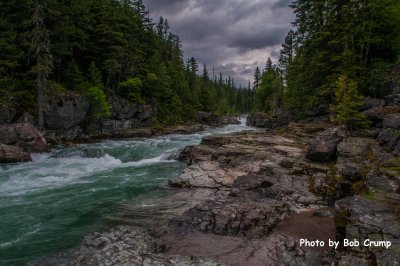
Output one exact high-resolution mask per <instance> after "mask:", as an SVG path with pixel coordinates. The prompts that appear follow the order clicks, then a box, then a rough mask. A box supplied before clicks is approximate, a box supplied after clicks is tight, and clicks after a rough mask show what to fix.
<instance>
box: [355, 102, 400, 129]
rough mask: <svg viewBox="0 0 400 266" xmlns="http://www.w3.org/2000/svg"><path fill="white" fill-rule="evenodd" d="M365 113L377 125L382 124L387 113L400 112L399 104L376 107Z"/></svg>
mask: <svg viewBox="0 0 400 266" xmlns="http://www.w3.org/2000/svg"><path fill="white" fill-rule="evenodd" d="M363 113H364V115H365V116H366V117H367V118H368V119H369V120H371V121H372V122H373V123H375V124H377V125H381V123H382V122H383V120H384V119H385V117H386V116H387V115H390V114H397V113H400V107H399V106H385V107H375V108H371V109H368V110H366V111H364V112H363Z"/></svg>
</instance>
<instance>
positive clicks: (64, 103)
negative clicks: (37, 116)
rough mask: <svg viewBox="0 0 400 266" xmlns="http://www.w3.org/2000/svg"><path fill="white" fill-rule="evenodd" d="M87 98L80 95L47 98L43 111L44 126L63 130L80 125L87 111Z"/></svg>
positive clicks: (88, 105) (88, 103) (88, 104)
mask: <svg viewBox="0 0 400 266" xmlns="http://www.w3.org/2000/svg"><path fill="white" fill-rule="evenodd" d="M89 108H90V102H89V99H88V98H87V97H85V96H82V95H58V96H56V97H55V98H52V99H49V100H48V108H46V110H45V112H44V121H45V127H46V128H47V129H52V130H64V129H69V128H73V127H75V126H77V125H80V124H81V123H82V122H83V121H84V120H85V117H86V115H87V113H88V112H89Z"/></svg>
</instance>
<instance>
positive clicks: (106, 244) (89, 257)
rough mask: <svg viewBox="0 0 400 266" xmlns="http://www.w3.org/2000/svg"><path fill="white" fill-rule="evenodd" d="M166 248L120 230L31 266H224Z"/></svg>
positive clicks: (93, 236) (135, 231)
mask: <svg viewBox="0 0 400 266" xmlns="http://www.w3.org/2000/svg"><path fill="white" fill-rule="evenodd" d="M163 249H164V247H163V246H162V245H160V243H159V241H158V240H157V239H155V238H153V237H152V236H151V235H150V234H149V232H148V231H146V230H144V229H138V228H132V227H125V226H120V227H116V228H113V229H112V230H111V231H110V232H108V233H102V234H100V233H93V234H90V235H88V236H86V237H85V239H84V240H83V241H82V244H81V245H80V246H79V247H78V248H75V249H72V250H70V251H67V252H65V253H62V254H58V255H55V256H52V257H44V258H41V259H39V260H37V261H34V262H31V263H29V264H28V265H31V266H36V265H37V266H39V265H49V266H50V265H71V266H72V265H104V266H106V265H107V266H108V265H109V266H111V265H148V266H150V265H171V266H172V265H194V266H195V265H196V266H197V265H198V266H201V265H209V266H217V265H223V264H221V263H218V262H215V261H212V260H210V259H201V258H193V257H188V256H180V255H170V254H166V253H161V251H163Z"/></svg>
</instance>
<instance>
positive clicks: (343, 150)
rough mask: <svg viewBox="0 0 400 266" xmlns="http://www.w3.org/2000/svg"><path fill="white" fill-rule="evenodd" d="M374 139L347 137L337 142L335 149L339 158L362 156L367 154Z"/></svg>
mask: <svg viewBox="0 0 400 266" xmlns="http://www.w3.org/2000/svg"><path fill="white" fill-rule="evenodd" d="M373 143H374V140H372V139H370V138H359V137H349V138H347V139H346V140H344V141H343V142H341V143H339V145H338V147H337V149H338V154H339V156H340V157H341V158H356V157H363V156H365V155H366V154H367V152H368V150H369V149H370V147H371V145H373Z"/></svg>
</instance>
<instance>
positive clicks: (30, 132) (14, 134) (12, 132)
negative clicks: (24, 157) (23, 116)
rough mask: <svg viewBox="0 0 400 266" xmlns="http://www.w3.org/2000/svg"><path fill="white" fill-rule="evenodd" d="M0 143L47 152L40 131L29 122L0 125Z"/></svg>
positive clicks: (27, 150)
mask: <svg viewBox="0 0 400 266" xmlns="http://www.w3.org/2000/svg"><path fill="white" fill-rule="evenodd" d="M0 143H2V144H7V145H15V146H18V147H21V148H22V149H23V150H24V151H25V152H47V151H48V150H49V146H48V145H47V143H46V140H45V139H44V137H43V135H42V133H41V132H40V131H39V130H37V129H36V128H35V127H34V126H32V125H31V124H29V123H16V124H6V125H0Z"/></svg>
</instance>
